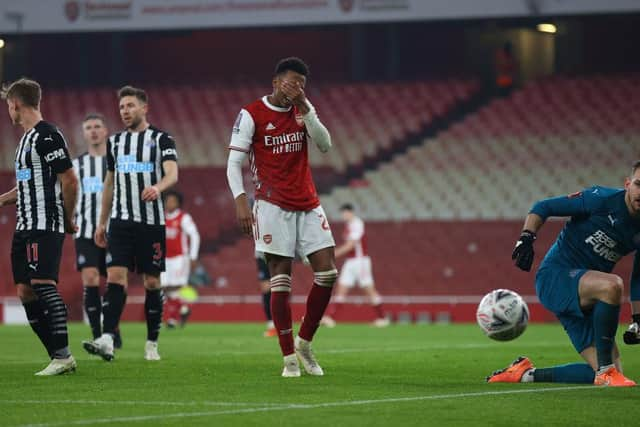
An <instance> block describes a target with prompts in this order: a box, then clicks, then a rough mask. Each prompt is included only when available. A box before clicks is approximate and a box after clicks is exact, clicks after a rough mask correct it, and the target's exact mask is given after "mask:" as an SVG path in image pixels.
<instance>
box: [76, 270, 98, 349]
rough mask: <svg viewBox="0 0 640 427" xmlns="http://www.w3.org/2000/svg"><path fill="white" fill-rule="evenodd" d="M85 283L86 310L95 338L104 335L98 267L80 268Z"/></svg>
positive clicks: (84, 300) (84, 298)
mask: <svg viewBox="0 0 640 427" xmlns="http://www.w3.org/2000/svg"><path fill="white" fill-rule="evenodd" d="M80 276H81V278H82V283H83V302H84V311H85V313H86V315H87V318H88V319H89V326H90V327H91V333H92V335H93V339H97V338H98V337H100V335H102V325H101V320H102V319H101V317H102V300H101V298H100V273H99V272H98V269H97V268H96V267H86V268H83V269H81V270H80Z"/></svg>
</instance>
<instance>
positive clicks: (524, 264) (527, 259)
mask: <svg viewBox="0 0 640 427" xmlns="http://www.w3.org/2000/svg"><path fill="white" fill-rule="evenodd" d="M535 241H536V233H534V232H533V231H529V230H523V231H522V233H521V234H520V238H519V239H518V241H517V242H516V247H515V248H514V249H513V253H512V254H511V259H513V260H515V261H516V267H518V268H519V269H520V270H524V271H531V265H532V264H533V255H534V250H533V242H535Z"/></svg>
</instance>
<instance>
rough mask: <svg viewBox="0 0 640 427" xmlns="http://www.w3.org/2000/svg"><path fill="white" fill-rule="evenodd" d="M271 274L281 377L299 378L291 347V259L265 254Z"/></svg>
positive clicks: (272, 306)
mask: <svg viewBox="0 0 640 427" xmlns="http://www.w3.org/2000/svg"><path fill="white" fill-rule="evenodd" d="M265 256H266V258H267V265H268V266H269V273H270V274H271V279H270V285H271V316H272V318H273V323H274V325H275V328H276V331H277V333H278V343H279V344H280V350H281V351H282V356H283V358H284V369H283V371H282V376H283V377H299V376H300V367H299V366H298V359H297V357H296V354H295V350H294V347H293V321H292V318H291V302H290V297H291V265H292V262H293V258H291V257H284V256H281V255H274V254H269V253H265Z"/></svg>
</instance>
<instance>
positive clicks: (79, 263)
mask: <svg viewBox="0 0 640 427" xmlns="http://www.w3.org/2000/svg"><path fill="white" fill-rule="evenodd" d="M75 242H76V270H78V271H82V269H83V268H88V267H94V268H97V269H98V271H99V272H100V274H101V275H102V276H105V277H106V276H107V264H106V262H105V259H106V258H107V250H106V249H104V248H101V247H100V246H98V245H96V243H95V242H94V241H93V240H92V239H87V238H85V237H79V238H77V239H76V240H75Z"/></svg>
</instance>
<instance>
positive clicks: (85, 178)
mask: <svg viewBox="0 0 640 427" xmlns="http://www.w3.org/2000/svg"><path fill="white" fill-rule="evenodd" d="M73 169H74V170H75V171H76V175H78V181H79V182H80V185H79V194H78V206H77V211H76V224H77V225H78V232H77V233H76V236H75V237H76V239H77V238H85V239H93V235H94V234H95V232H96V225H97V224H98V221H99V219H100V207H101V206H102V186H103V182H104V177H105V175H106V173H107V156H92V155H90V154H89V153H84V154H83V155H81V156H80V157H78V158H77V159H74V160H73Z"/></svg>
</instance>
